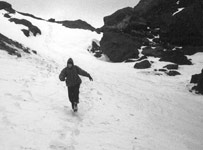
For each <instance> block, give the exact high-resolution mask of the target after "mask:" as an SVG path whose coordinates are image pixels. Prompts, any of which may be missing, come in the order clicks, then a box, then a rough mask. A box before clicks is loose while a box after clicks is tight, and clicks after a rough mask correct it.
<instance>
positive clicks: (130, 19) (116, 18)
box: [99, 0, 203, 62]
mask: <svg viewBox="0 0 203 150" xmlns="http://www.w3.org/2000/svg"><path fill="white" fill-rule="evenodd" d="M99 30H100V31H101V32H103V33H104V37H103V38H102V40H101V51H102V52H103V53H104V54H106V55H107V56H108V57H109V58H110V59H111V60H112V61H114V62H121V61H124V60H126V59H129V58H136V57H138V55H139V51H138V50H139V49H141V50H142V51H141V54H143V55H145V56H155V57H160V58H162V57H163V56H164V58H166V57H167V55H168V54H170V53H174V52H171V51H177V52H175V53H178V54H179V55H180V57H183V56H184V55H192V54H194V53H196V52H203V1H201V0H167V1H166V0H141V1H140V2H139V3H138V5H137V6H135V7H134V8H130V7H127V8H124V9H121V10H118V11H116V12H115V13H114V14H112V15H110V16H107V17H105V18H104V26H103V27H102V28H100V29H99ZM142 46H144V48H145V49H144V50H143V47H142ZM157 54H159V55H158V56H157ZM162 60H163V59H162Z"/></svg>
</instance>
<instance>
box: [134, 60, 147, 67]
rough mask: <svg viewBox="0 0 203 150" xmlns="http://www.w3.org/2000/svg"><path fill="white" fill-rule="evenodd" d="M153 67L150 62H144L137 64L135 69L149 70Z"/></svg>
mask: <svg viewBox="0 0 203 150" xmlns="http://www.w3.org/2000/svg"><path fill="white" fill-rule="evenodd" d="M150 67H151V63H150V62H149V61H148V60H144V61H141V62H138V63H136V64H135V66H134V68H135V69H147V68H150Z"/></svg>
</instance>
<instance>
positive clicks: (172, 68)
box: [163, 64, 178, 70]
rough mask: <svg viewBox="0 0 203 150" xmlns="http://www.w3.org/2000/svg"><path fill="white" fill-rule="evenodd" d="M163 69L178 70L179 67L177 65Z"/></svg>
mask: <svg viewBox="0 0 203 150" xmlns="http://www.w3.org/2000/svg"><path fill="white" fill-rule="evenodd" d="M163 68H166V69H168V70H177V69H178V65H177V64H170V65H166V66H164V67H163Z"/></svg>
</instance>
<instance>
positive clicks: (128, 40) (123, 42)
mask: <svg viewBox="0 0 203 150" xmlns="http://www.w3.org/2000/svg"><path fill="white" fill-rule="evenodd" d="M100 44H101V50H102V52H103V53H104V54H106V55H107V56H108V57H109V59H110V60H111V61H113V62H123V61H125V60H127V59H129V58H136V57H138V55H139V51H138V49H139V48H140V47H141V41H137V40H136V39H135V38H133V37H131V36H129V35H127V34H121V33H116V32H105V33H104V36H103V38H102V39H101V42H100Z"/></svg>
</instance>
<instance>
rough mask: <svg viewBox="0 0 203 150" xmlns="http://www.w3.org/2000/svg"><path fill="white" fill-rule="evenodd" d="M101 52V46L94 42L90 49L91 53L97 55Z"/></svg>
mask: <svg viewBox="0 0 203 150" xmlns="http://www.w3.org/2000/svg"><path fill="white" fill-rule="evenodd" d="M100 50H101V48H100V46H99V45H98V44H97V42H95V41H92V48H91V49H90V51H91V52H92V53H95V52H96V51H100Z"/></svg>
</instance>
